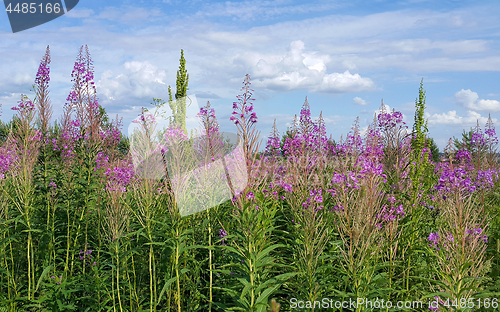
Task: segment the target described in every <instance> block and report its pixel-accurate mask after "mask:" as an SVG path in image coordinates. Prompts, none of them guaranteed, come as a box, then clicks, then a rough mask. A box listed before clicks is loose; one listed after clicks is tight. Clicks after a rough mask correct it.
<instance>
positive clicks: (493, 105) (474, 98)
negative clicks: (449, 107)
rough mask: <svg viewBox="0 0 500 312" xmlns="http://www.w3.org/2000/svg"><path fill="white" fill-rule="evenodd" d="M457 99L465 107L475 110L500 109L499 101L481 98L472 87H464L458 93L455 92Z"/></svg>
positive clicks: (491, 110) (488, 110)
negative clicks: (465, 88)
mask: <svg viewBox="0 0 500 312" xmlns="http://www.w3.org/2000/svg"><path fill="white" fill-rule="evenodd" d="M455 100H456V101H457V103H459V104H460V105H462V106H463V107H465V108H468V109H471V110H474V111H486V112H498V111H500V102H499V101H497V100H484V99H479V96H478V95H477V93H476V92H472V91H471V90H470V89H467V90H464V89H462V90H460V91H458V92H457V93H455Z"/></svg>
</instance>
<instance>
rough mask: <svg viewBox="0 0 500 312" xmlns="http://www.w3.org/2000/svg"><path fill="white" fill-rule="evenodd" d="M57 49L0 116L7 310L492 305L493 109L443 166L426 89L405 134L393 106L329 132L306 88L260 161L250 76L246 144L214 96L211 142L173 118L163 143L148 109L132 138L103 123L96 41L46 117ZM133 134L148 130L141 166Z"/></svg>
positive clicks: (1, 260)
mask: <svg viewBox="0 0 500 312" xmlns="http://www.w3.org/2000/svg"><path fill="white" fill-rule="evenodd" d="M181 53H182V52H181ZM182 58H183V55H182V54H181V60H182ZM49 59H50V50H49V49H48V48H47V50H46V54H45V56H44V57H43V58H42V61H41V63H40V67H39V71H38V74H37V78H36V79H35V86H34V90H35V93H36V95H35V97H34V100H33V101H31V100H29V98H27V97H26V96H24V95H23V96H22V97H21V98H20V101H19V103H18V105H17V106H16V107H14V108H13V110H15V112H16V116H15V117H14V118H13V119H12V120H11V121H10V122H8V123H2V124H0V138H1V141H2V142H1V145H0V219H1V220H0V311H3V310H5V311H113V312H116V311H120V312H121V311H260V312H263V311H272V312H277V311H295V310H298V311H302V310H308V311H317V310H319V309H320V308H326V307H325V304H327V305H328V309H327V310H328V311H375V310H378V309H376V308H375V307H373V306H370V305H369V304H361V305H355V306H352V305H349V308H341V307H340V306H339V305H338V304H337V305H336V302H339V303H341V305H342V301H345V302H347V303H349V300H354V301H357V298H362V299H364V300H365V301H370V302H375V301H378V302H380V301H379V300H382V299H383V300H384V301H385V302H388V301H390V302H392V303H393V304H394V305H395V304H396V302H397V301H420V302H422V303H423V307H422V306H420V307H416V308H413V309H408V310H411V311H423V310H428V309H429V308H431V310H439V311H455V310H461V311H477V310H480V309H479V308H478V307H470V306H469V307H466V306H462V307H461V308H460V307H458V308H456V309H455V307H454V306H453V305H455V306H456V305H457V304H458V305H460V304H461V303H464V302H466V303H470V302H471V300H472V302H474V304H476V305H477V303H478V302H482V303H484V302H485V298H487V297H489V298H497V297H498V295H499V292H500V285H499V284H498V280H499V276H500V271H499V270H498V264H499V263H500V253H499V252H498V246H499V243H498V242H499V240H500V221H499V220H500V219H499V218H500V217H499V216H498V211H499V209H500V204H499V203H500V200H499V193H500V192H499V187H500V180H499V177H498V169H499V168H498V155H497V152H496V148H497V144H498V139H497V137H496V133H495V128H494V125H493V122H492V120H491V118H490V119H489V120H488V123H487V124H486V125H485V127H484V131H483V130H481V128H480V127H479V125H478V126H477V127H476V128H475V129H473V130H472V132H471V133H470V134H469V133H464V134H465V135H464V136H463V142H461V143H460V144H459V145H458V143H457V145H456V148H454V146H453V142H452V141H451V143H450V144H449V146H448V148H447V149H446V150H445V153H444V154H445V157H443V160H442V161H440V159H439V158H437V156H438V154H439V151H438V149H437V147H436V145H435V143H434V141H433V140H432V139H431V138H429V137H428V136H427V134H428V131H427V129H426V123H425V121H424V119H423V116H424V114H423V113H424V108H425V92H424V91H423V84H421V85H420V90H419V98H418V99H417V101H416V114H415V124H414V127H413V129H412V131H408V129H407V126H406V124H405V123H404V121H403V115H402V113H400V112H398V111H396V110H393V111H392V112H387V111H385V106H384V105H383V104H382V105H381V108H380V110H379V111H378V112H377V114H376V115H375V118H374V121H373V123H372V124H371V125H369V127H368V129H367V131H366V132H365V133H364V134H362V133H361V130H360V125H359V121H358V120H356V121H355V123H354V125H353V127H352V129H351V131H350V132H349V133H348V134H347V135H346V136H345V137H341V139H340V140H336V141H334V140H332V139H331V138H330V139H328V138H327V137H326V129H325V124H324V120H323V118H322V115H321V114H320V116H319V117H318V118H317V119H313V117H311V111H310V106H309V102H308V101H307V98H306V100H305V102H304V104H303V106H302V108H301V111H300V114H299V115H298V116H296V117H295V119H294V121H293V123H292V126H291V127H290V128H289V129H288V130H287V131H286V133H285V134H284V135H280V133H279V132H278V130H277V127H276V124H275V125H274V127H273V129H272V130H271V132H270V135H269V139H268V141H267V144H266V150H265V152H263V153H262V154H260V155H257V151H258V143H259V140H258V139H259V135H258V132H257V131H256V130H255V123H256V122H257V115H256V113H255V111H254V106H253V101H254V99H253V98H252V92H253V90H252V89H250V77H249V76H248V75H247V76H246V77H245V80H244V82H243V88H242V89H241V92H242V94H241V95H239V96H238V98H237V99H238V101H237V102H235V103H234V105H233V114H232V118H231V121H233V122H234V123H235V125H236V127H237V129H238V133H239V136H240V142H241V144H240V145H237V144H234V145H232V144H230V142H228V141H227V140H226V138H224V137H223V135H222V133H220V131H219V130H220V127H219V124H218V121H217V117H216V116H217V115H216V112H215V110H214V109H213V108H212V107H211V106H210V103H207V105H206V106H204V107H202V108H201V109H200V112H199V114H198V118H200V124H201V127H202V129H201V131H200V133H201V136H199V137H197V138H193V137H191V138H188V137H187V136H186V134H185V133H184V129H182V128H181V127H180V126H179V125H175V124H173V125H171V126H170V127H168V128H167V129H158V130H159V131H158V133H159V136H160V138H159V139H161V144H160V143H158V140H156V139H157V138H151V136H150V137H148V134H150V131H151V130H154V127H156V124H155V121H154V118H155V116H154V115H153V114H151V113H149V112H147V111H146V110H144V111H143V112H142V114H141V115H140V117H139V120H138V123H139V127H138V130H137V132H138V133H136V134H134V135H133V136H131V137H130V138H128V137H125V136H123V135H122V134H121V133H120V129H121V120H118V118H117V119H115V120H112V121H110V119H109V117H108V115H107V113H106V110H105V109H104V108H103V107H102V106H100V105H99V104H98V102H97V90H96V89H95V88H94V87H93V85H94V84H93V68H92V61H91V58H90V53H89V51H88V48H87V47H82V48H81V49H80V51H79V54H78V56H77V62H76V64H75V67H74V69H73V74H72V78H73V87H72V89H71V91H70V96H68V104H67V105H66V107H65V113H64V115H63V118H62V119H61V120H59V121H58V122H54V123H53V125H52V126H50V124H51V123H50V114H49V113H48V112H50V111H51V104H50V101H49V98H48V94H49V93H48V88H49V84H48V83H49V81H50V79H49V75H50V70H49V63H50V62H49ZM182 64H183V63H182V61H181V67H182V66H183V65H182ZM183 73H184V74H185V71H183V70H180V71H179V76H178V78H179V79H180V81H181V85H180V87H178V91H180V92H181V93H182V92H185V90H187V89H186V88H187V74H186V76H184V74H183ZM182 77H185V78H186V79H185V80H183V79H184V78H182ZM182 81H184V82H182ZM182 90H184V91H182ZM181 93H179V95H181ZM176 95H177V93H176ZM176 99H177V97H176ZM154 104H157V105H158V106H159V105H163V104H165V103H163V101H161V100H156V99H155V100H154ZM137 138H147V139H149V141H144V142H142V143H144V146H145V149H146V150H147V152H149V154H147V155H148V156H149V157H150V158H145V159H142V162H140V163H139V164H137V163H134V162H133V159H134V157H135V160H137V153H138V152H140V148H138V147H137V146H136V145H132V146H131V145H130V144H129V140H130V141H132V142H133V143H137V142H134V140H136V139H137ZM144 146H140V147H141V148H142V147H144ZM428 150H430V153H431V154H432V159H430V158H429V155H428V154H427V151H428ZM151 159H152V160H153V161H149V160H151ZM139 160H141V159H139ZM154 160H157V162H155V161H154ZM240 163H241V164H242V165H241V166H239V164H240ZM148 172H149V173H152V174H154V178H151V176H148V175H146V174H145V173H148ZM193 181H195V182H193ZM205 208H208V209H205ZM324 298H327V300H328V299H330V300H331V301H330V300H328V301H325V300H324ZM448 299H449V300H448ZM447 300H448V301H447ZM315 302H320V303H321V307H318V305H317V304H316V303H315ZM430 302H433V304H432V305H430ZM489 304H490V306H491V307H494V308H497V307H496V306H495V303H494V301H491V300H490V301H489ZM344 307H345V304H344ZM483 307H484V305H483Z"/></svg>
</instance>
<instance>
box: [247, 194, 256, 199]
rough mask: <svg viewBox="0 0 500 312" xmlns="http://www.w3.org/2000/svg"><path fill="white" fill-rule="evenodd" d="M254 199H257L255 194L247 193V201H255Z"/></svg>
mask: <svg viewBox="0 0 500 312" xmlns="http://www.w3.org/2000/svg"><path fill="white" fill-rule="evenodd" d="M254 198H255V196H254V195H253V192H248V193H247V199H249V200H250V199H254Z"/></svg>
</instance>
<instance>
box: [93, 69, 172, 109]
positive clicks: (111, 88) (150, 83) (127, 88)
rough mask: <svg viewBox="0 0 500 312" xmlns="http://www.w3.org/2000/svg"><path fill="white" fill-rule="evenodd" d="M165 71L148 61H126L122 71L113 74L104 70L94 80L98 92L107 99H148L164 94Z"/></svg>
mask: <svg viewBox="0 0 500 312" xmlns="http://www.w3.org/2000/svg"><path fill="white" fill-rule="evenodd" d="M165 78H166V73H165V71H164V70H159V69H158V67H156V66H154V65H153V64H151V63H149V62H148V61H144V62H138V61H132V62H126V63H124V64H123V68H122V73H120V74H117V75H114V74H113V73H112V71H111V70H108V71H105V72H104V73H103V74H102V76H101V79H100V80H99V81H98V82H96V86H97V88H98V92H99V94H104V95H105V96H106V97H107V99H108V100H111V101H118V100H122V101H123V100H129V99H145V98H147V99H148V100H150V99H151V98H153V97H158V95H159V94H165V90H166V88H167V86H166V84H165V82H164V79H165Z"/></svg>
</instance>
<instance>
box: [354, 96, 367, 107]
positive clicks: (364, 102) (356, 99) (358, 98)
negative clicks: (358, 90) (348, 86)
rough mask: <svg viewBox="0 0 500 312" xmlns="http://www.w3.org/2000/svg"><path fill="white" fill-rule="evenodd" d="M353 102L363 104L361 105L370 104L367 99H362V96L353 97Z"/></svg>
mask: <svg viewBox="0 0 500 312" xmlns="http://www.w3.org/2000/svg"><path fill="white" fill-rule="evenodd" d="M353 104H354V105H361V106H365V105H368V104H367V103H366V101H365V100H363V99H362V98H360V97H355V98H354V99H353Z"/></svg>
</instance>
